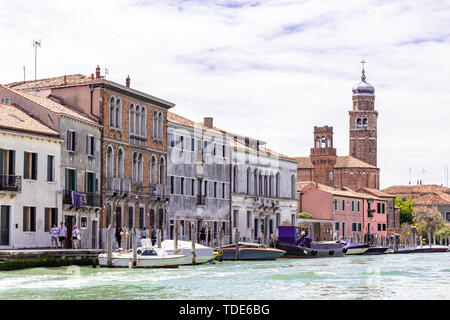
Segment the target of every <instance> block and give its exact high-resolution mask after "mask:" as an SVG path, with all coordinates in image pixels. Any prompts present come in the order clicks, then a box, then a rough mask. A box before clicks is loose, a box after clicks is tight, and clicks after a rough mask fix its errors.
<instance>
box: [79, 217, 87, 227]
mask: <svg viewBox="0 0 450 320" xmlns="http://www.w3.org/2000/svg"><path fill="white" fill-rule="evenodd" d="M87 222H88V220H87V217H81V223H80V227H81V228H87Z"/></svg>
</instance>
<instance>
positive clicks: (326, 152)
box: [310, 126, 337, 186]
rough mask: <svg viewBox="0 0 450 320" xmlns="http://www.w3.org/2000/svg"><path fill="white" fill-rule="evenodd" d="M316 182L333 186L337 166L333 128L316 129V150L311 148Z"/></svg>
mask: <svg viewBox="0 0 450 320" xmlns="http://www.w3.org/2000/svg"><path fill="white" fill-rule="evenodd" d="M310 158H311V162H312V165H313V167H314V179H313V180H314V181H315V182H318V183H322V184H326V185H328V186H333V181H334V177H333V168H334V165H335V164H336V160H337V157H336V149H334V148H333V127H329V126H324V127H316V126H315V127H314V148H311V155H310Z"/></svg>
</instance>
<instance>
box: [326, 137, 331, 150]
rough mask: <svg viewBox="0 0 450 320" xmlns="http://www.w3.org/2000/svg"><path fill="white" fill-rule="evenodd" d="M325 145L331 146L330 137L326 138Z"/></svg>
mask: <svg viewBox="0 0 450 320" xmlns="http://www.w3.org/2000/svg"><path fill="white" fill-rule="evenodd" d="M327 147H328V148H331V147H332V143H331V137H328V138H327Z"/></svg>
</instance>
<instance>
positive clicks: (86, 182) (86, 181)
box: [84, 172, 89, 193]
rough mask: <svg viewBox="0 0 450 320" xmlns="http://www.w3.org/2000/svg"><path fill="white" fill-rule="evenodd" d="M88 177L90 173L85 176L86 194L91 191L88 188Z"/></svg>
mask: <svg viewBox="0 0 450 320" xmlns="http://www.w3.org/2000/svg"><path fill="white" fill-rule="evenodd" d="M88 177H89V173H88V172H86V173H85V174H84V192H86V193H87V192H89V191H88V190H89V186H88V181H89V179H88Z"/></svg>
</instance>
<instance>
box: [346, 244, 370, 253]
mask: <svg viewBox="0 0 450 320" xmlns="http://www.w3.org/2000/svg"><path fill="white" fill-rule="evenodd" d="M344 244H345V245H344V250H345V255H359V254H364V253H365V252H366V251H367V250H368V249H369V245H368V244H362V243H353V242H344Z"/></svg>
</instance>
